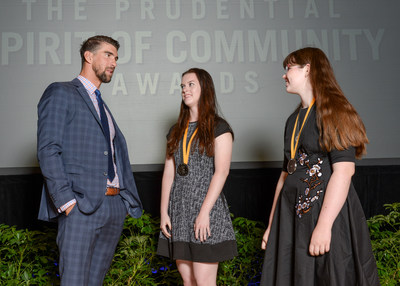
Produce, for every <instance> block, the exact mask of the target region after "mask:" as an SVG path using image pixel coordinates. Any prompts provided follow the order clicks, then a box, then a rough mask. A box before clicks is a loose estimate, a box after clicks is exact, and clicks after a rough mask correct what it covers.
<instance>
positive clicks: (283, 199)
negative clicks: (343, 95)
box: [260, 106, 379, 286]
mask: <svg viewBox="0 0 400 286" xmlns="http://www.w3.org/2000/svg"><path fill="white" fill-rule="evenodd" d="M305 113H306V110H305V109H298V110H296V111H295V112H294V113H293V114H292V115H291V116H290V117H289V118H288V120H287V122H286V128H285V138H284V139H285V145H284V153H285V157H284V162H283V171H285V172H287V168H286V166H287V163H288V160H289V159H290V141H291V136H292V131H293V128H294V124H295V121H296V117H297V114H299V122H302V121H303V118H304V116H305ZM295 159H296V164H297V168H296V171H295V172H294V173H293V174H289V175H288V176H287V178H286V180H285V183H284V186H283V188H282V190H281V192H280V195H279V198H278V201H277V204H276V209H275V213H274V218H273V222H272V226H271V231H270V235H269V238H268V243H267V249H266V252H265V259H264V264H263V271H262V278H261V284H260V285H271V286H272V285H274V286H275V285H285V286H290V285H300V286H303V285H304V286H305V285H307V286H309V285H330V286H334V285H337V286H339V285H340V286H343V285H344V286H346V285H379V279H378V274H377V269H376V263H375V260H374V256H373V253H372V249H371V242H370V238H369V232H368V227H367V224H366V219H365V215H364V212H363V209H362V207H361V204H360V201H359V199H358V196H357V193H356V191H355V189H354V187H353V185H352V184H351V186H350V189H349V193H348V196H347V199H346V202H345V203H344V206H343V208H342V210H341V211H340V213H339V214H338V216H337V218H336V220H335V222H334V224H333V227H332V237H331V246H330V251H329V252H328V253H326V254H325V255H322V256H317V257H313V256H311V255H310V254H309V243H310V239H311V235H312V232H313V230H314V228H315V226H316V223H317V220H318V216H319V213H320V210H321V207H322V203H323V201H324V196H325V193H326V189H327V185H328V182H329V179H330V177H331V175H332V165H333V164H335V163H338V162H354V161H355V149H354V148H352V147H351V148H349V149H348V150H343V151H338V150H333V151H331V152H325V151H323V150H322V149H321V147H320V144H319V130H318V127H317V124H316V112H315V106H314V107H313V108H312V110H311V112H310V114H309V116H308V118H307V121H306V123H305V125H304V127H303V130H302V132H301V134H300V136H299V143H298V150H297V152H296V158H295ZM330 191H334V190H333V189H331V190H330Z"/></svg>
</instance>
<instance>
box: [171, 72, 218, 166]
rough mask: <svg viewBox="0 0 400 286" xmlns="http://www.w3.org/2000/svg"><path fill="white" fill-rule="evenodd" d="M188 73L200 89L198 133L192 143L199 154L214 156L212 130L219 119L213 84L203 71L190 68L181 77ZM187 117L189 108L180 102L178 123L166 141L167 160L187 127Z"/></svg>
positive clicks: (177, 145)
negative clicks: (196, 81) (196, 147)
mask: <svg viewBox="0 0 400 286" xmlns="http://www.w3.org/2000/svg"><path fill="white" fill-rule="evenodd" d="M189 73H194V74H195V75H196V77H197V79H198V81H199V83H200V88H201V94H200V99H199V106H198V109H199V115H198V116H199V117H198V122H197V128H198V131H197V134H196V136H195V138H194V139H193V143H195V142H197V143H198V146H199V152H200V153H204V152H206V154H207V155H208V156H214V128H215V123H216V121H217V120H218V118H219V116H218V103H217V98H216V94H215V88H214V82H213V80H212V77H211V75H210V74H209V73H208V72H207V71H205V70H203V69H199V68H191V69H189V70H187V71H185V72H184V73H183V74H182V77H183V76H184V75H186V74H189ZM189 115H190V113H189V107H187V106H186V105H185V103H184V102H183V100H182V102H181V109H180V113H179V117H178V121H177V123H176V124H175V126H174V128H173V129H172V130H171V133H170V135H169V137H168V141H167V152H166V153H167V154H166V155H167V157H168V158H170V157H172V156H173V155H174V153H175V152H176V150H177V149H178V148H179V141H180V140H181V139H182V136H183V134H184V132H185V129H186V127H187V124H188V121H189ZM192 151H193V149H192Z"/></svg>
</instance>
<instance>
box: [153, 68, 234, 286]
mask: <svg viewBox="0 0 400 286" xmlns="http://www.w3.org/2000/svg"><path fill="white" fill-rule="evenodd" d="M181 88H182V103H181V110H180V114H179V118H178V121H177V123H176V124H175V125H174V126H172V128H171V129H170V132H169V134H168V136H167V138H168V141H167V152H166V160H165V167H164V174H163V179H162V194H161V225H160V227H161V233H160V238H159V243H158V250H157V253H158V254H160V255H163V256H167V257H170V258H172V259H174V260H176V264H177V267H178V270H179V273H180V274H181V276H182V279H183V282H184V285H207V286H210V285H216V278H217V270H218V262H220V261H224V260H227V259H231V258H233V257H234V256H235V255H237V249H236V240H235V234H234V231H233V227H232V221H231V219H230V214H229V209H228V205H227V203H226V200H225V197H224V195H223V193H222V189H223V186H224V184H225V181H226V178H227V176H228V174H229V168H230V163H231V155H232V144H233V132H232V130H231V128H230V126H229V124H228V123H227V122H226V121H225V120H224V119H222V118H221V117H219V116H218V113H217V101H216V96H215V89H214V83H213V80H212V78H211V76H210V74H209V73H208V72H206V71H205V70H202V69H198V68H192V69H190V70H188V71H186V72H184V73H183V75H182V83H181Z"/></svg>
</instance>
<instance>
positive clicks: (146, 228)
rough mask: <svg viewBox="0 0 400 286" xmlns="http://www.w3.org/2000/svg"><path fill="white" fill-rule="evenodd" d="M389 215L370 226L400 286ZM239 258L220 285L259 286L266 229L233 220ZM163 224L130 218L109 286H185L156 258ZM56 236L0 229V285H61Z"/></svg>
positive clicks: (396, 210)
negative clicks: (251, 284) (257, 283)
mask: <svg viewBox="0 0 400 286" xmlns="http://www.w3.org/2000/svg"><path fill="white" fill-rule="evenodd" d="M385 208H386V209H387V210H388V214H386V215H377V216H374V217H372V218H370V219H369V220H368V225H369V229H370V233H371V242H372V249H373V251H374V255H375V258H376V262H377V266H378V273H379V277H380V280H381V284H382V285H389V286H392V285H400V230H399V228H400V203H394V204H391V205H385ZM232 222H233V227H234V230H235V234H236V240H237V245H238V253H239V255H238V256H237V257H235V258H234V259H232V260H229V261H225V262H222V263H220V266H219V269H218V281H217V284H218V285H247V284H248V283H249V282H254V283H256V282H257V281H259V278H260V272H261V267H262V262H263V256H264V252H263V251H262V250H261V249H260V245H261V239H262V236H263V233H264V229H265V226H264V225H263V224H262V223H261V222H257V221H252V220H248V219H245V218H241V217H238V218H234V219H233V221H232ZM158 235H159V219H158V218H152V217H151V216H150V215H149V214H146V213H144V214H143V215H142V217H141V218H140V219H133V218H127V219H126V220H125V225H124V229H123V232H122V235H121V239H120V242H119V244H118V246H117V249H116V252H115V256H114V259H113V262H112V264H111V267H110V270H109V272H108V273H107V276H106V277H105V280H104V284H105V285H115V286H117V285H124V286H125V285H182V280H181V278H180V275H179V273H178V271H177V269H176V265H175V263H174V262H172V261H171V260H170V259H167V258H165V257H162V256H158V255H156V249H157V242H158ZM57 261H58V250H57V246H56V230H55V229H48V230H46V231H44V232H40V231H28V230H18V229H16V227H10V226H7V225H1V224H0V285H59V278H58V274H57V270H58V269H57V267H58V265H57Z"/></svg>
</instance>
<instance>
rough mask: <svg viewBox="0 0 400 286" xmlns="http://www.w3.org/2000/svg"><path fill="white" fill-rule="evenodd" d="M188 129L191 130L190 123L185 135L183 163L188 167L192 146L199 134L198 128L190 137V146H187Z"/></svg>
mask: <svg viewBox="0 0 400 286" xmlns="http://www.w3.org/2000/svg"><path fill="white" fill-rule="evenodd" d="M188 129H189V122H188V125H187V127H186V130H185V135H183V146H182V152H183V163H184V164H186V165H187V163H188V161H189V153H190V146H191V145H192V141H193V138H194V136H195V135H196V133H197V128H196V130H195V131H194V132H193V134H192V136H191V137H190V140H189V144H188V145H187V146H186V138H187V133H188Z"/></svg>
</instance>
